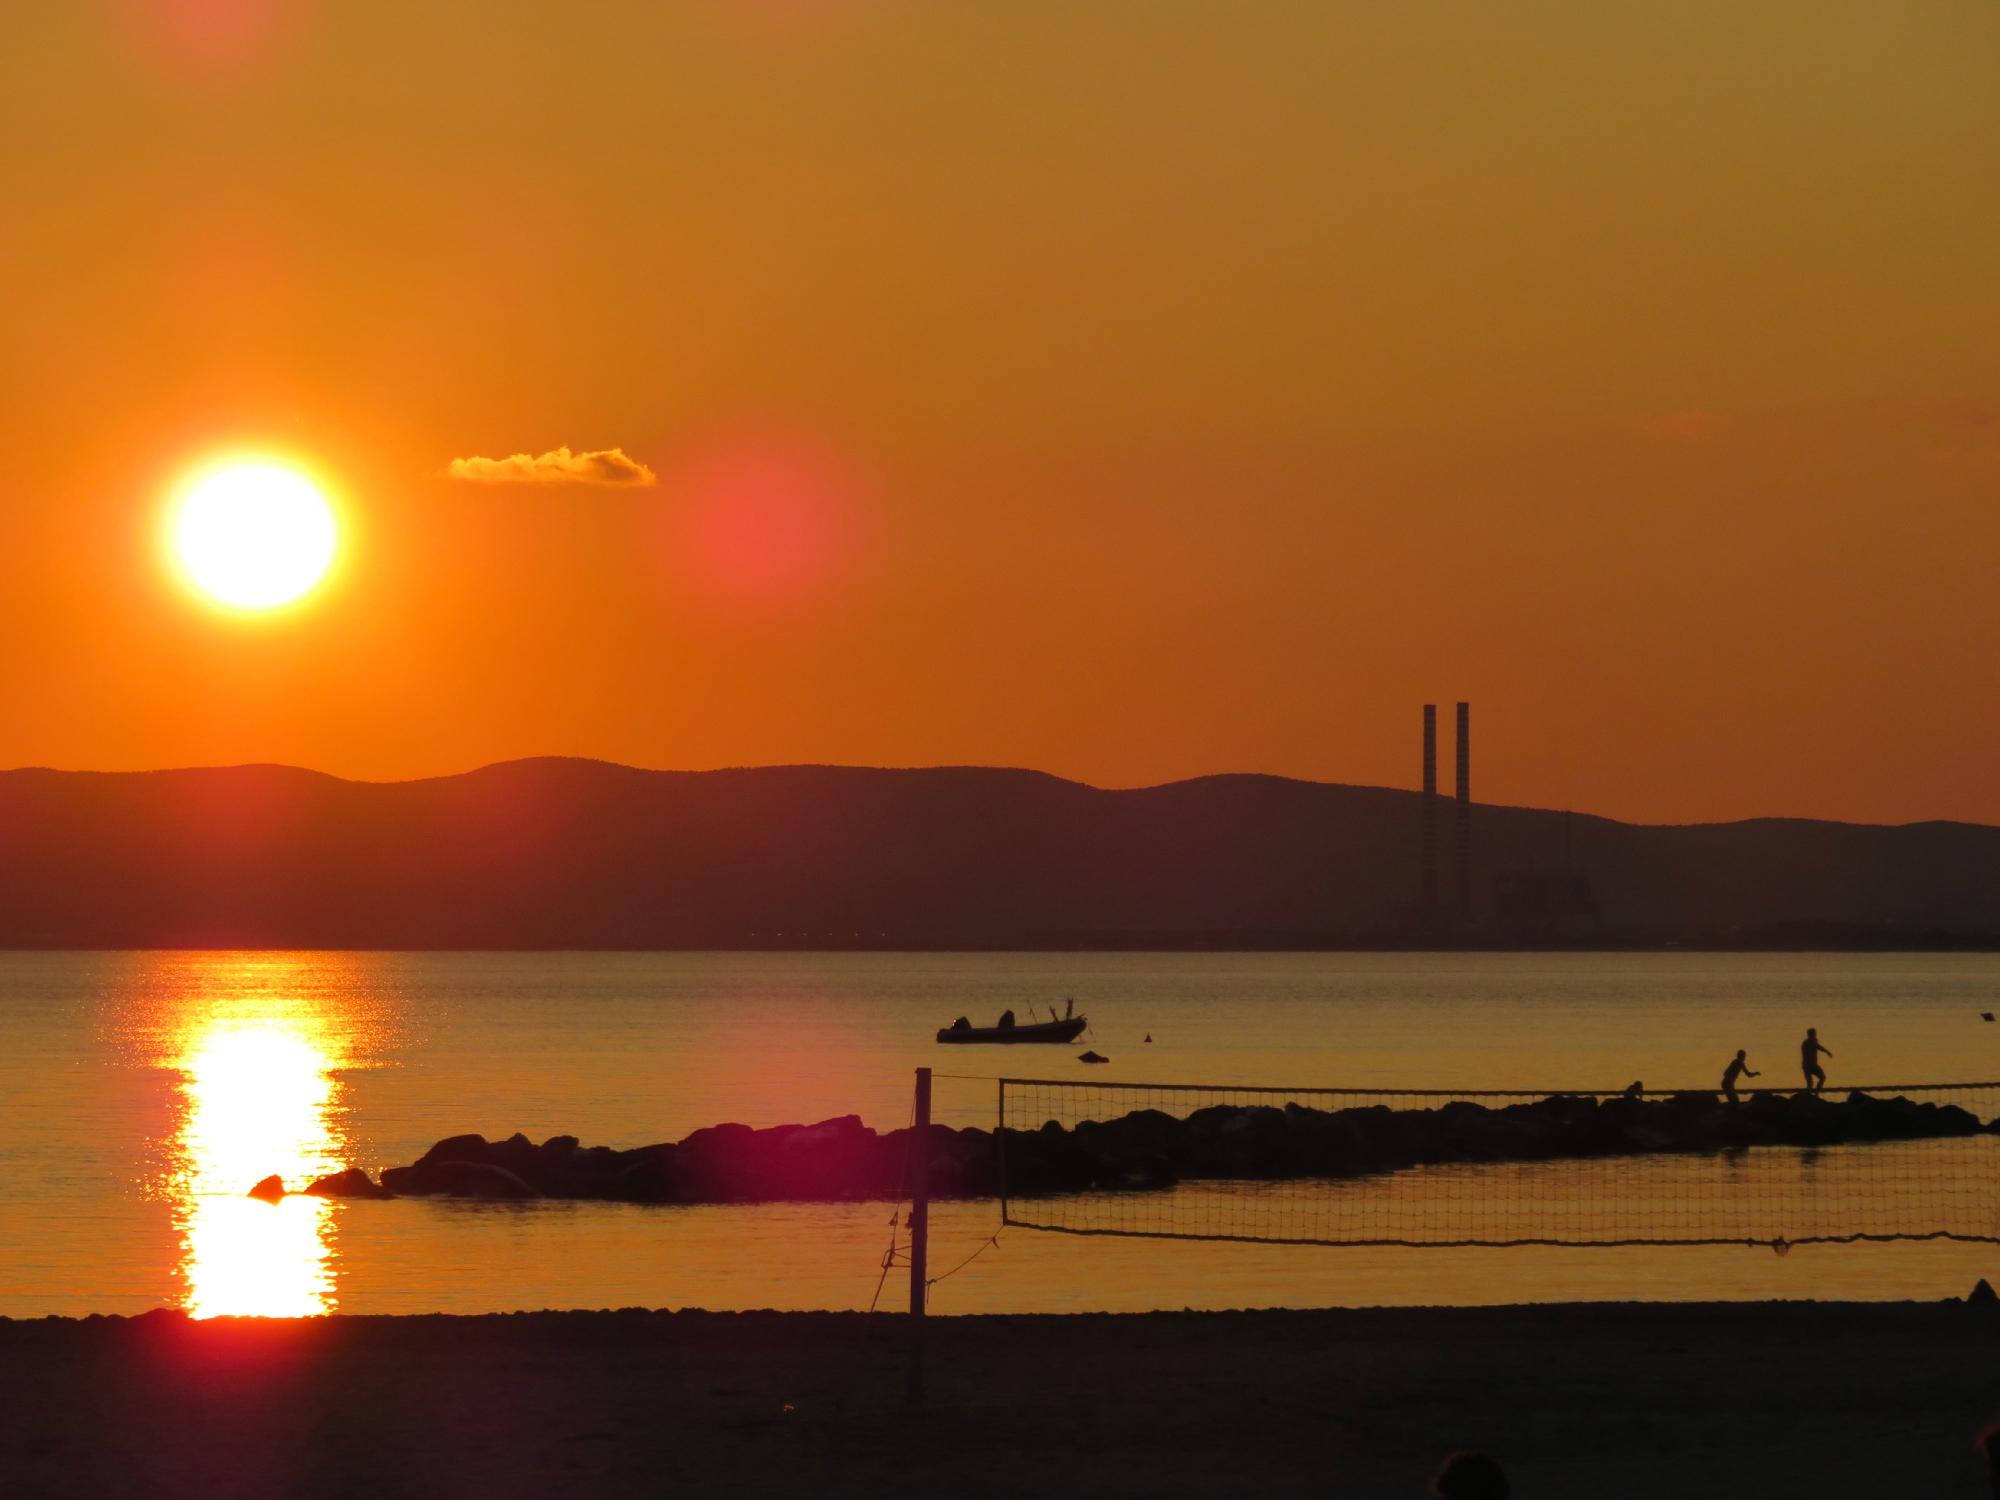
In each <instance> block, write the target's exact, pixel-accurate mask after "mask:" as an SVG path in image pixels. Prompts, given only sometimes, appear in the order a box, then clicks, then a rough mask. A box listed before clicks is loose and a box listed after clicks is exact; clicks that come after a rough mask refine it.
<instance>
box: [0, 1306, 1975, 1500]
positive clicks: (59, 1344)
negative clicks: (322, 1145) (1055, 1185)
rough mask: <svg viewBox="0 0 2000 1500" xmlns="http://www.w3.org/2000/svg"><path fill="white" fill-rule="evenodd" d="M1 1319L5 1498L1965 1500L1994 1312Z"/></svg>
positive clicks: (1798, 1309) (1660, 1309)
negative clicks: (1498, 1470)
mask: <svg viewBox="0 0 2000 1500" xmlns="http://www.w3.org/2000/svg"><path fill="white" fill-rule="evenodd" d="M929 1323H930V1327H929V1333H928V1339H929V1345H928V1349H929V1352H928V1359H927V1369H928V1402H927V1406H926V1408H925V1409H924V1410H923V1411H921V1412H919V1413H914V1414H913V1413H912V1412H911V1411H910V1410H909V1409H908V1408H907V1406H906V1404H905V1388H904V1376H905V1369H906V1363H905V1348H906V1343H905V1340H906V1337H907V1324H906V1322H905V1320H904V1319H901V1318H898V1317H879V1318H876V1319H873V1320H870V1319H869V1318H867V1317H864V1316H861V1315H856V1314H834V1313H828V1314H818V1313H735V1314H732V1313H704V1312H679V1313H668V1312H641V1311H626V1312H597V1313H586V1312H570V1313H536V1314H517V1315H507V1316H488V1317H335V1318H327V1319H319V1320H305V1321H296V1322H291V1321H268V1322H263V1321H254V1320H247V1321H238V1320H227V1319H218V1320H215V1321H212V1322H191V1321H189V1320H187V1319H186V1318H184V1317H182V1316H180V1315H178V1314H170V1313H154V1314H149V1315H147V1316H144V1317H138V1318H129V1319H121V1318H91V1319H84V1320H67V1319H46V1320H40V1321H33V1322H7V1321H4V1320H0V1495H9V1496H35V1497H60V1496H82V1495H113V1494H118V1495H132V1494H145V1495H149V1496H155V1497H160V1496H184V1495H186V1496H193V1495H201V1496H216V1497H220V1496H260V1497H261V1496H283V1495H309V1496H335V1495H339V1496H348V1495H368V1496H477V1497H480V1500H497V1497H512V1496H543V1495H591V1496H625V1495H660V1494H668V1493H684V1494H696V1495H760V1494H773V1495H791V1494H798V1495H871V1496H880V1495H896V1494H918V1493H928V1494H935V1495H946V1496H985V1495H994V1496H998V1495H1007V1496H1043V1495H1069V1494H1078V1495H1081V1494H1090V1495H1101V1496H1170V1495H1190V1496H1192V1495H1245V1494H1269V1495H1353V1496H1361V1497H1374V1496H1383V1497H1396V1496H1418V1495H1422V1494H1424V1493H1425V1485H1426V1481H1427V1479H1428V1477H1429V1475H1430V1474H1431V1473H1432V1472H1433V1471H1434V1470H1435V1469H1436V1467H1437V1465H1438V1462H1439V1460H1440V1459H1441V1458H1442V1456H1443V1455H1444V1454H1445V1453H1447V1452H1449V1451H1450V1450H1452V1449H1453V1448H1457V1447H1480V1448H1485V1449H1487V1450H1489V1451H1491V1452H1493V1453H1494V1454H1496V1455H1497V1456H1498V1457H1499V1458H1500V1459H1501V1460H1502V1461H1503V1462H1504V1463H1505V1465H1506V1467H1507V1469H1508V1471H1509V1473H1510V1474H1511V1475H1512V1476H1513V1479H1514V1483H1515V1493H1516V1494H1517V1495H1520V1496H1524V1497H1532V1500H1556V1497H1572V1496H1573V1497H1584V1496H1589V1497H1602V1496H1613V1495H1615V1496H1623V1497H1630V1500H1643V1497H1649V1496H1675V1497H1687V1496H1729V1495H1743V1496H1793V1495H1813V1496H1871V1497H1873V1496H1884V1497H1889V1496H1925V1497H1937V1500H1948V1497H1953V1496H1965V1497H1967V1500H1972V1497H1979V1496H1984V1495H1986V1494H1987V1493H1988V1491H1987V1487H1986V1485H1987V1481H1986V1478H1985V1469H1984V1465H1983V1462H1982V1460H1981V1459H1980V1457H1979V1455H1978V1453H1977V1451H1976V1449H1975V1444H1974V1439H1975V1435H1976V1434H1977V1432H1978V1430H1979V1429H1980V1427H1981V1426H1982V1425H1983V1424H1984V1423H1985V1422H1986V1421H1987V1420H1988V1419H1989V1418H1992V1417H1993V1416H1995V1415H1996V1414H2000V1308H1995V1307H1993V1306H1990V1305H1989V1306H1968V1305H1966V1304H1963V1303H1957V1302H1949V1303H1938V1304H1824V1303H1822V1304H1813V1303H1783V1304H1726V1305H1702V1306H1673V1305H1625V1304H1598V1305H1567V1306H1543V1307H1533V1306H1520V1307H1499V1308H1430V1309H1400V1308H1388V1309H1352V1310H1331V1311H1320V1312H1243V1313H1179V1314H1147V1315H1120V1316H1070V1317H1055V1316H1047V1317H959V1318H933V1319H931V1320H929Z"/></svg>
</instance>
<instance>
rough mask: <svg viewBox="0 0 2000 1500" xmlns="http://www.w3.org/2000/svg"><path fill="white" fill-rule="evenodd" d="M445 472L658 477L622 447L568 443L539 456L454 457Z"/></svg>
mask: <svg viewBox="0 0 2000 1500" xmlns="http://www.w3.org/2000/svg"><path fill="white" fill-rule="evenodd" d="M445 472H446V473H448V474H449V475H450V476H451V477H452V478H453V479H463V480H465V481H467V482H468V483H470V484H615V485H648V484H653V483H655V482H657V478H658V476H656V475H655V474H654V473H653V471H652V470H651V469H649V468H647V467H646V466H645V465H644V464H642V463H640V462H639V460H638V459H636V458H632V457H630V456H629V455H627V453H626V452H625V450H624V449H623V448H598V449H596V450H594V451H592V452H590V453H572V452H570V451H569V446H568V445H567V444H565V445H563V446H562V447H560V448H555V449H552V450H551V451H549V452H547V453H544V454H542V455H540V456H539V457H536V456H534V455H531V454H527V453H516V454H514V455H512V456H511V457H508V458H454V459H453V460H452V461H451V466H450V467H449V468H448V469H447V470H446V471H445Z"/></svg>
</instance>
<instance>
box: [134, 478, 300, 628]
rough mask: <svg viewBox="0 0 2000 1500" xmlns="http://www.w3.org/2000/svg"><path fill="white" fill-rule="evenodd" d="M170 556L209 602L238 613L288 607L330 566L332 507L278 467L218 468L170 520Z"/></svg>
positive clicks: (198, 484) (191, 491)
mask: <svg viewBox="0 0 2000 1500" xmlns="http://www.w3.org/2000/svg"><path fill="white" fill-rule="evenodd" d="M173 538H174V553H175V555H176V556H177V557H178V558H179V559H180V564H181V567H182V568H184V569H185V570H186V571H187V575H188V577H189V578H190V579H192V580H193V582H194V584H195V587H197V588H199V589H200V590H201V591H202V592H203V593H204V594H207V595H208V596H209V597H210V598H212V599H215V600H218V601H220V602H221V603H223V604H228V605H233V606H234V607H235V608H237V609H273V608H275V607H276V606H278V605H280V604H289V603H291V601H292V600H294V599H297V598H298V597H299V596H300V595H302V594H304V593H305V592H306V591H307V590H309V589H310V588H311V587H312V586H313V585H314V584H316V583H318V582H319V581H320V579H321V578H323V577H324V576H325V575H326V570H327V569H328V568H329V567H330V566H332V564H333V551H334V543H335V540H336V538H335V531H334V523H333V508H332V507H331V506H329V505H328V504H327V503H326V498H325V497H324V496H323V495H321V494H320V492H319V491H318V489H316V488H315V487H314V486H313V483H312V481H311V480H309V479H307V478H306V477H305V476H304V475H303V474H300V473H299V472H297V471H296V470H294V469H288V468H284V467H282V466H280V465H277V464H236V465H232V466H231V467H229V468H226V469H218V470H217V471H215V472H214V473H212V474H209V475H207V476H206V477H204V478H202V479H201V480H199V481H198V482H197V483H196V484H195V485H194V486H193V488H191V489H190V490H189V491H188V492H187V496H186V498H185V499H183V500H182V501H181V503H180V508H179V510H178V512H177V513H176V514H175V516H174V524H173Z"/></svg>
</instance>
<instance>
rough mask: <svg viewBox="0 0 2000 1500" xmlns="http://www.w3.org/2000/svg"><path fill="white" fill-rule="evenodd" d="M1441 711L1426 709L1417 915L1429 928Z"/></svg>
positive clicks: (1434, 889)
mask: <svg viewBox="0 0 2000 1500" xmlns="http://www.w3.org/2000/svg"><path fill="white" fill-rule="evenodd" d="M1437 793H1438V709H1437V705H1436V704H1435V703H1426V704H1425V705H1424V838H1423V846H1422V850H1423V853H1422V862H1421V865H1420V866H1419V869H1420V874H1419V876H1418V883H1417V915H1418V918H1419V920H1420V921H1422V923H1423V925H1424V926H1425V927H1426V928H1428V927H1430V926H1431V925H1432V924H1433V923H1435V922H1436V920H1437V904H1438V814H1437V801H1438V796H1437Z"/></svg>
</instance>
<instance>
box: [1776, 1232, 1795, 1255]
mask: <svg viewBox="0 0 2000 1500" xmlns="http://www.w3.org/2000/svg"><path fill="white" fill-rule="evenodd" d="M1771 1253H1772V1254H1773V1255H1790V1254H1791V1253H1792V1245H1791V1241H1789V1240H1787V1239H1786V1238H1785V1237H1784V1236H1783V1235H1782V1234H1781V1235H1779V1236H1778V1237H1777V1238H1776V1239H1775V1240H1772V1241H1771Z"/></svg>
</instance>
